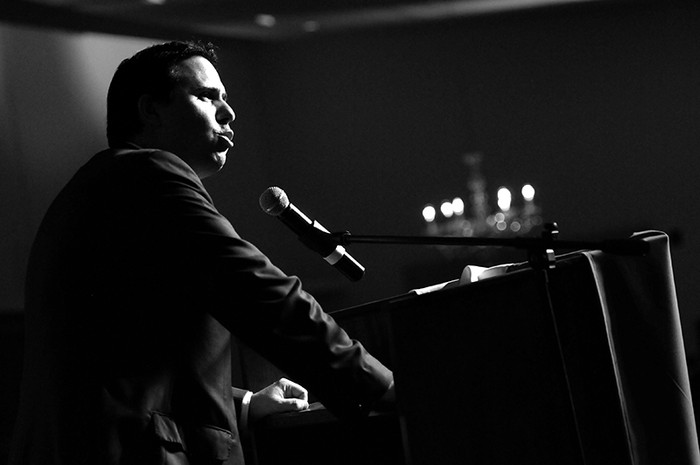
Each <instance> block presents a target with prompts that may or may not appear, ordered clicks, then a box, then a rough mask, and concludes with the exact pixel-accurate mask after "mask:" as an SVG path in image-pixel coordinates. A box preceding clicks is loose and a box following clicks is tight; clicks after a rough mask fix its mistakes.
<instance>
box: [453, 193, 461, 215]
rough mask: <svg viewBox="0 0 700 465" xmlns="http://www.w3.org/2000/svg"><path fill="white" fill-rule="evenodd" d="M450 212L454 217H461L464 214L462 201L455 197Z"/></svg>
mask: <svg viewBox="0 0 700 465" xmlns="http://www.w3.org/2000/svg"><path fill="white" fill-rule="evenodd" d="M452 211H453V212H454V214H455V215H461V214H462V213H464V201H463V200H462V199H460V198H459V197H455V198H454V199H453V200H452Z"/></svg>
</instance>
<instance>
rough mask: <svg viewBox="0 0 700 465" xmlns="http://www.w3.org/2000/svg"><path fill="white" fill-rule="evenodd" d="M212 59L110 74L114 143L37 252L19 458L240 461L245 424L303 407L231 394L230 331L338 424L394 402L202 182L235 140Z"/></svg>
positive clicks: (389, 384) (298, 401) (170, 61)
mask: <svg viewBox="0 0 700 465" xmlns="http://www.w3.org/2000/svg"><path fill="white" fill-rule="evenodd" d="M215 64H216V56H215V54H214V52H213V50H212V49H211V47H210V46H205V45H201V44H195V43H189V42H188V43H183V42H171V43H167V44H161V45H157V46H153V47H149V48H147V49H145V50H143V51H141V52H139V53H137V54H136V55H135V56H134V57H132V58H130V59H128V60H125V61H124V62H122V64H121V65H120V66H119V68H118V69H117V71H116V73H115V75H114V78H113V80H112V83H111V85H110V90H109V95H108V128H107V134H108V140H109V145H110V149H108V150H105V151H103V152H101V153H99V154H97V155H95V156H94V157H93V158H92V159H91V160H90V161H89V162H88V163H87V164H86V165H85V166H83V167H82V168H81V169H80V170H79V171H78V173H77V174H76V175H75V176H74V177H73V179H72V180H71V181H70V182H69V183H68V185H67V186H66V187H65V188H64V189H63V190H62V192H61V193H60V194H59V196H58V197H57V199H56V200H55V201H54V202H53V204H52V205H51V207H50V209H49V211H48V213H47V215H46V217H45V219H44V221H43V222H42V225H41V227H40V230H39V232H38V234H37V238H36V241H35V244H34V247H33V249H32V254H31V258H30V263H29V271H28V275H27V288H26V324H27V332H26V338H27V343H26V359H25V373H24V379H23V386H22V400H21V405H20V412H19V416H18V421H17V428H16V434H15V438H14V444H13V452H12V454H11V457H12V458H11V463H13V464H42V465H51V464H71V465H79V464H91V465H101V464H141V465H148V464H161V463H168V464H215V463H226V464H242V463H243V454H242V448H241V444H240V437H239V430H238V425H237V423H239V422H240V421H241V420H246V419H247V418H248V417H250V421H254V420H255V419H256V418H259V417H261V416H264V415H266V414H269V413H272V412H278V411H284V410H298V409H303V408H305V407H306V406H307V405H308V404H307V402H306V391H305V389H304V388H302V387H301V386H300V385H297V384H295V383H292V382H290V381H287V380H280V381H279V382H277V383H275V384H273V385H272V386H270V387H268V388H266V389H264V390H263V391H261V392H258V393H256V394H254V395H252V396H251V394H250V393H248V394H246V395H243V396H242V397H244V399H242V400H241V401H240V402H237V401H236V395H235V393H236V392H238V391H237V390H236V389H234V388H232V386H231V373H230V367H231V352H230V344H231V334H232V333H233V334H235V335H236V336H237V337H239V338H240V339H241V340H243V341H244V342H246V343H247V344H248V345H250V346H251V347H253V348H254V349H256V350H257V351H258V352H259V353H260V354H262V355H263V356H265V357H267V358H268V359H269V360H271V361H272V362H274V363H275V364H276V365H277V366H279V367H280V368H281V369H282V370H284V371H285V372H286V373H288V374H289V375H290V377H292V378H294V379H295V380H297V381H299V382H301V383H302V384H303V385H304V386H305V387H306V388H308V389H309V390H311V391H312V392H313V393H314V394H315V395H316V396H317V397H318V398H319V399H320V400H321V401H322V402H323V403H324V405H325V406H326V407H327V408H328V409H329V410H331V411H332V412H335V413H336V414H337V415H338V416H340V417H355V416H358V415H362V414H364V413H366V412H367V411H368V409H369V408H370V407H372V406H373V405H376V403H377V402H380V401H384V400H387V399H391V398H392V397H393V377H392V373H391V372H390V371H389V370H388V369H387V368H386V367H384V366H383V365H382V364H381V363H380V362H378V361H377V360H376V359H374V358H373V357H372V356H371V355H370V354H368V353H367V352H366V351H365V350H364V349H363V347H362V346H361V345H360V344H359V343H358V342H357V341H354V340H351V339H350V338H349V337H348V336H347V334H346V333H345V332H344V331H343V330H342V329H341V328H339V327H338V326H337V325H336V323H335V322H334V321H333V320H332V318H330V317H329V316H328V315H327V314H325V313H324V312H323V311H322V310H321V308H320V306H319V305H318V303H317V302H316V301H315V300H314V299H313V297H311V296H310V295H309V294H307V293H306V292H304V291H303V290H302V289H301V285H300V282H299V280H298V279H297V278H295V277H289V276H287V275H285V274H284V273H283V272H282V271H280V270H279V269H278V268H276V267H275V266H274V265H272V264H271V263H270V261H269V260H268V259H267V258H266V257H265V256H264V255H263V254H262V253H261V252H260V251H258V250H257V249H256V248H255V247H254V246H253V245H251V244H250V243H249V242H247V241H245V240H243V239H242V238H240V237H239V236H238V234H237V233H236V231H235V230H234V228H233V227H232V226H231V224H230V223H229V222H228V221H227V220H226V219H225V218H224V217H222V216H221V215H220V214H219V213H218V212H217V210H216V209H215V207H214V205H213V203H212V200H211V198H210V197H209V194H208V193H207V191H206V190H205V189H204V187H203V185H202V182H201V179H203V178H205V177H206V176H209V175H211V174H214V173H216V172H217V171H219V170H220V169H221V167H222V166H223V165H224V163H225V161H226V153H227V152H228V150H229V149H230V148H231V147H232V146H233V142H232V141H233V132H232V130H231V128H230V125H231V123H232V122H233V120H234V118H235V115H234V112H233V110H232V109H231V107H230V106H229V104H228V103H227V102H226V91H225V88H224V85H223V84H222V82H221V80H220V77H219V75H218V72H217V70H216V67H215ZM237 407H238V408H237ZM242 413H243V415H241V414H242ZM241 416H242V417H243V418H241Z"/></svg>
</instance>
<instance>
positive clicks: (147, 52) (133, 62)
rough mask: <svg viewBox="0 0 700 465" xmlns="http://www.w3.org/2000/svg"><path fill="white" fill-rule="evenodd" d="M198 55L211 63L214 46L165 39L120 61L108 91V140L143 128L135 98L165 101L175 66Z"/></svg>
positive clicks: (120, 140)
mask: <svg viewBox="0 0 700 465" xmlns="http://www.w3.org/2000/svg"><path fill="white" fill-rule="evenodd" d="M193 56H201V57H204V58H206V59H207V60H209V61H210V62H211V63H212V64H213V65H214V66H216V63H217V56H216V51H215V49H214V46H213V45H212V44H210V43H204V42H194V41H186V42H180V41H177V42H167V43H164V44H158V45H153V46H151V47H148V48H145V49H143V50H141V51H140V52H138V53H137V54H135V55H134V56H132V57H131V58H127V59H126V60H124V61H122V62H121V64H120V65H119V66H118V67H117V70H116V71H115V73H114V77H113V78H112V82H111V83H110V85H109V91H108V92H107V142H108V143H109V146H110V147H116V146H119V145H121V144H123V143H124V142H126V141H128V140H129V139H130V138H131V137H132V136H134V135H135V134H137V133H138V132H139V131H140V130H141V129H142V123H141V120H140V117H139V114H138V100H139V98H140V97H141V96H142V95H151V96H152V97H153V98H154V99H156V100H159V101H167V100H168V98H169V97H170V92H171V91H172V90H173V88H174V87H175V85H176V84H177V82H178V78H179V76H178V75H177V73H175V72H174V67H175V66H176V65H177V64H178V63H180V62H182V61H184V60H187V59H188V58H191V57H193Z"/></svg>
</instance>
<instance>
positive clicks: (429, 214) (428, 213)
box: [423, 205, 437, 223]
mask: <svg viewBox="0 0 700 465" xmlns="http://www.w3.org/2000/svg"><path fill="white" fill-rule="evenodd" d="M436 214H437V212H436V211H435V207H433V206H432V205H426V206H425V207H424V208H423V219H424V220H425V221H426V222H427V223H432V222H433V221H435V215H436Z"/></svg>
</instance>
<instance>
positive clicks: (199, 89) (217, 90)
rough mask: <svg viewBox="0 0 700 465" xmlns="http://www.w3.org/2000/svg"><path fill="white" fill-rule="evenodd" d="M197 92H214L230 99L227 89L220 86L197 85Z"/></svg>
mask: <svg viewBox="0 0 700 465" xmlns="http://www.w3.org/2000/svg"><path fill="white" fill-rule="evenodd" d="M195 93H198V94H200V93H207V94H214V95H216V96H218V97H220V98H221V99H222V100H227V99H228V94H227V93H226V91H224V90H221V89H220V88H218V87H207V86H201V87H197V88H196V89H195Z"/></svg>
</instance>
